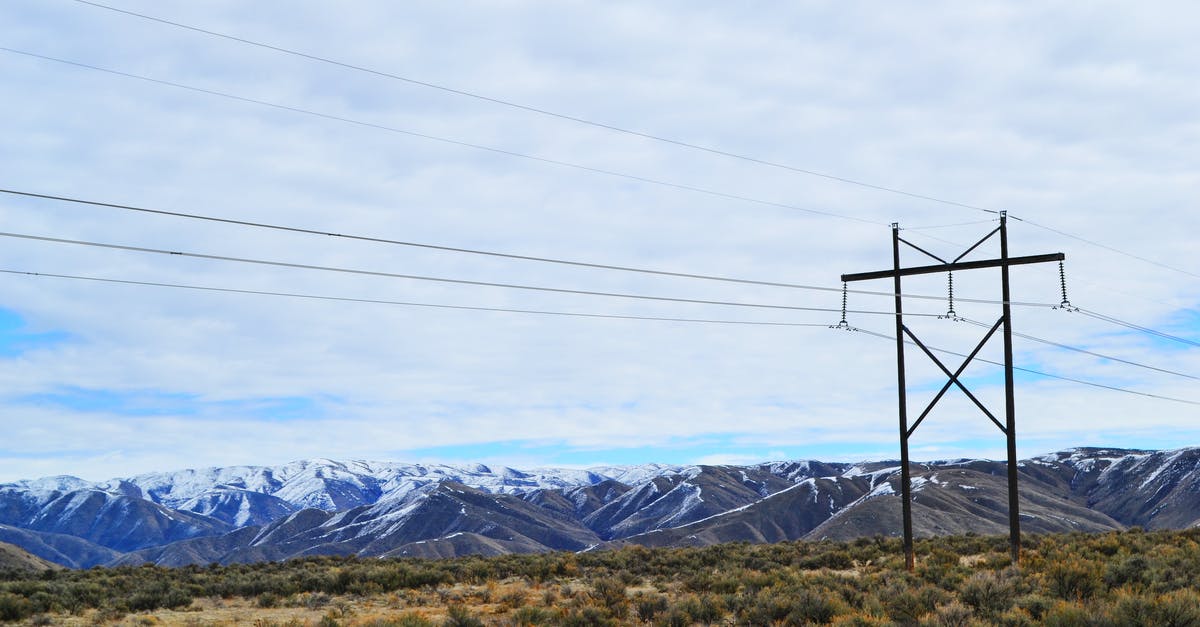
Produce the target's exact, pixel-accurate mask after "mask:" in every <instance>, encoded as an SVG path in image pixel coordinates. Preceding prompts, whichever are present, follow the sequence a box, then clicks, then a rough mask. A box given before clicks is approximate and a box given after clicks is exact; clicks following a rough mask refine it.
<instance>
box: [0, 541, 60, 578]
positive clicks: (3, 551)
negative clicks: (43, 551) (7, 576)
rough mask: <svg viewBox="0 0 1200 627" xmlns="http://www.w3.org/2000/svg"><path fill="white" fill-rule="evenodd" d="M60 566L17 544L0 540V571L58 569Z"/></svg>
mask: <svg viewBox="0 0 1200 627" xmlns="http://www.w3.org/2000/svg"><path fill="white" fill-rule="evenodd" d="M60 568H62V566H60V565H58V564H55V563H54V562H50V561H47V560H44V559H42V558H40V557H38V556H36V555H34V554H32V553H30V552H29V551H26V550H25V549H22V548H21V547H19V546H14V545H12V544H9V543H7V542H0V572H4V571H14V570H15V571H43V570H58V569H60Z"/></svg>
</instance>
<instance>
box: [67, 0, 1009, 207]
mask: <svg viewBox="0 0 1200 627" xmlns="http://www.w3.org/2000/svg"><path fill="white" fill-rule="evenodd" d="M75 1H76V2H79V3H80V4H86V5H90V6H93V7H97V8H100V9H106V10H108V11H114V12H117V13H122V14H125V15H129V16H132V17H137V18H141V19H144V20H150V21H153V22H157V23H159V24H165V25H168V26H173V27H176V28H183V29H186V30H190V31H193V32H197V33H202V34H205V35H210V36H213V37H220V38H222V39H226V40H229V41H235V42H238V43H241V44H246V45H249V46H255V47H258V48H263V49H266V50H273V51H275V52H280V53H283V54H287V55H291V56H294V57H300V58H303V59H308V60H310V61H317V62H320V63H325V64H328V65H333V66H337V67H340V68H344V69H348V70H354V71H356V72H363V73H366V74H371V75H374V76H378V77H382V78H389V79H393V80H397V81H402V82H405V83H408V84H411V85H419V86H421V87H428V88H430V89H436V90H439V91H442V92H446V93H451V94H455V95H458V96H465V97H468V98H474V99H476V100H482V101H485V102H490V103H493V104H498V105H502V106H505V107H511V108H514V109H520V110H522V111H527V112H530V113H536V114H539V115H544V116H549V117H553V118H558V119H560V120H566V121H569V122H576V123H579V124H586V125H588V126H592V127H596V128H602V129H605V130H609V131H615V132H617V133H624V134H626V135H632V136H635V137H640V138H643V139H649V140H653V141H657V142H662V143H666V144H671V145H673V146H679V147H681V148H688V149H692V150H699V151H702V152H706V153H709V154H714V155H719V156H722V157H729V158H732V159H738V160H741V161H747V162H750V163H754V164H758V165H765V166H769V167H772V168H779V169H782V170H788V171H790V172H796V173H799V174H806V175H809V176H816V177H820V178H823V179H828V180H831V181H838V182H840V183H847V184H850V185H856V186H858V187H865V188H867V189H873V190H877V191H882V192H887V193H890V194H899V195H902V196H907V197H909V198H917V199H920V200H927V201H930V202H936V203H940V204H943V205H952V206H955V207H960V208H964V209H973V210H975V211H983V212H986V213H999V212H998V211H996V210H994V209H986V208H984V207H976V206H974V205H969V204H966V203H961V202H957V201H953V200H946V199H944V198H937V197H935V196H928V195H925V194H918V193H915V192H910V191H905V190H902V189H898V188H895V187H885V186H883V185H876V184H874V183H868V182H866V181H860V180H857V179H851V178H847V177H843V176H837V175H833V174H828V173H825V172H818V171H816V170H809V169H806V168H800V167H796V166H791V165H787V164H783V163H779V162H775V161H769V160H766V159H759V158H757V157H751V156H748V155H743V154H739V153H735V152H730V151H726V150H721V149H719V148H712V147H709V146H703V145H700V144H694V143H691V142H686V141H682V140H678V139H671V138H669V137H663V136H661V135H654V134H651V133H646V132H642V131H636V130H632V129H627V128H623V127H620V126H616V125H614V124H607V123H604V122H596V121H594V120H588V119H586V118H581V117H577V116H573V115H567V114H565V113H557V112H554V111H550V110H548V109H542V108H539V107H534V106H531V105H526V104H521V103H517V102H513V101H511V100H503V99H500V98H495V97H492V96H485V95H483V94H479V93H475V92H470V91H466V90H463V89H455V88H453V87H447V86H445V85H439V84H437V83H431V82H427V81H421V80H417V79H415V78H411V77H407V76H402V75H399V74H394V73H391V72H385V71H383V70H377V69H372V68H368V67H364V66H361V65H355V64H353V63H348V62H345V61H338V60H335V59H330V58H328V57H322V56H318V55H315V54H310V53H307V52H301V51H299V50H293V49H290V48H284V47H282V46H275V45H271V44H267V43H263V42H259V41H254V40H251V39H245V38H242V37H237V36H234V35H229V34H226V33H221V32H217V31H214V30H209V29H205V28H200V27H198V26H191V25H189V24H184V23H181V22H175V21H171V20H167V19H164V18H160V17H154V16H151V15H147V14H144V13H137V12H134V11H129V10H125V9H119V8H117V7H113V6H109V5H106V4H101V3H99V2H92V1H90V0H75Z"/></svg>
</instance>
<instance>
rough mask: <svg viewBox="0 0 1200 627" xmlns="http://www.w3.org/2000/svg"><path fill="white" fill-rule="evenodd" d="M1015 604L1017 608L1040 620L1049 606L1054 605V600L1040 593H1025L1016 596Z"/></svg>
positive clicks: (1048, 609)
mask: <svg viewBox="0 0 1200 627" xmlns="http://www.w3.org/2000/svg"><path fill="white" fill-rule="evenodd" d="M1016 606H1017V609H1020V610H1023V611H1024V612H1026V613H1028V614H1029V615H1030V616H1031V617H1033V619H1034V620H1042V617H1044V616H1045V615H1046V613H1047V612H1049V611H1050V608H1052V607H1054V600H1053V599H1049V598H1047V597H1044V596H1042V595H1040V594H1027V595H1025V596H1022V597H1018V598H1017V600H1016Z"/></svg>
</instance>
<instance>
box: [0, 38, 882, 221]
mask: <svg viewBox="0 0 1200 627" xmlns="http://www.w3.org/2000/svg"><path fill="white" fill-rule="evenodd" d="M0 51H3V52H9V53H12V54H19V55H24V56H27V57H32V58H35V59H42V60H44V61H52V62H54V63H61V64H64V65H70V66H74V67H78V68H84V69H88V70H94V71H97V72H104V73H106V74H112V75H115V76H123V77H125V78H131V79H134V80H139V81H145V82H148V83H154V84H156V85H165V86H167V87H174V88H176V89H184V90H187V91H192V92H196V93H201V94H208V95H210V96H217V97H220V98H227V99H229V100H235V101H238V102H244V103H248V104H255V105H259V106H263V107H270V108H272V109H278V110H281V111H290V112H292V113H300V114H303V115H308V116H312V117H317V118H321V119H324V120H331V121H334V122H342V123H344V124H352V125H355V126H360V127H364V128H371V129H375V130H380V131H387V132H389V133H397V134H400V135H406V136H409V137H417V138H420V139H427V140H430V141H435V142H440V143H443V144H450V145H453V146H460V147H463V148H471V149H474V150H481V151H485V152H490V153H493V154H499V155H505V156H507V157H516V158H519V159H528V160H530V161H536V162H539V163H547V164H551V165H556V166H561V167H564V168H572V169H575V170H581V171H584V172H592V173H594V174H603V175H605V176H612V177H616V178H622V179H628V180H631V181H638V182H641V183H647V184H650V185H658V186H661V187H669V188H672V189H680V190H684V191H689V192H695V193H697V194H705V195H708V196H715V197H717V198H725V199H727V200H737V201H741V202H748V203H754V204H758V205H765V206H768V207H777V208H781V209H790V210H793V211H803V212H805V213H811V214H814V215H821V216H826V217H830V218H838V219H841V220H849V221H852V222H859V223H862V224H871V225H874V226H887V225H886V224H884V223H882V222H875V221H873V220H867V219H865V218H857V217H854V216H849V215H844V214H840V213H834V212H832V211H822V210H820V209H810V208H807V207H800V206H798V205H789V204H787V203H780V202H774V201H770V200H761V199H757V198H751V197H749V196H741V195H738V194H730V193H727V192H721V191H717V190H712V189H706V188H703V187H695V186H693V185H685V184H682V183H672V182H669V181H663V180H659V179H652V178H648V177H644V176H638V175H636V174H628V173H625V172H618V171H615V170H606V169H604V168H596V167H592V166H588V165H582V164H579V163H572V162H570V161H562V160H559V159H551V158H548V157H539V156H536V155H531V154H527V153H522V152H516V151H513V150H506V149H503V148H495V147H492V146H485V145H483V144H474V143H471V142H466V141H460V140H457V139H450V138H447V137H440V136H437V135H430V134H428V133H420V132H417V131H410V130H405V129H401V128H396V127H394V126H387V125H384V124H376V123H374V122H365V121H363V120H355V119H353V118H347V117H343V116H340V115H333V114H330V113H321V112H319V111H313V110H311V109H302V108H300V107H293V106H291V105H285V104H279V103H275V102H269V101H266V100H258V99H256V98H247V97H245V96H238V95H235V94H231V93H227V92H223V91H217V90H215V89H206V88H204V87H195V86H193V85H185V84H183V83H176V82H173V81H167V80H163V79H158V78H152V77H149V76H143V75H140V74H131V73H129V72H122V71H120V70H114V69H110V68H105V67H100V66H98V65H91V64H88V63H80V62H78V61H69V60H67V59H60V58H57V57H51V56H46V55H42V54H37V53H34V52H27V51H24V50H17V49H15V48H6V47H2V46H0Z"/></svg>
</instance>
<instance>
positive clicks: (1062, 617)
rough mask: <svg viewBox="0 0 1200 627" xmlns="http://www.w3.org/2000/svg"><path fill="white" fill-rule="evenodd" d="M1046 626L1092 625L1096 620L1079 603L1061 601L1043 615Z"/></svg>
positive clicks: (1081, 626)
mask: <svg viewBox="0 0 1200 627" xmlns="http://www.w3.org/2000/svg"><path fill="white" fill-rule="evenodd" d="M1042 623H1043V624H1044V625H1046V627H1092V625H1094V621H1093V620H1092V618H1091V617H1090V616H1088V613H1087V610H1085V609H1084V608H1083V606H1081V605H1079V604H1078V603H1068V602H1066V601H1059V602H1058V603H1055V604H1054V606H1053V607H1051V608H1050V609H1049V610H1048V611H1047V612H1046V615H1045V616H1044V617H1043V621H1042Z"/></svg>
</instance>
